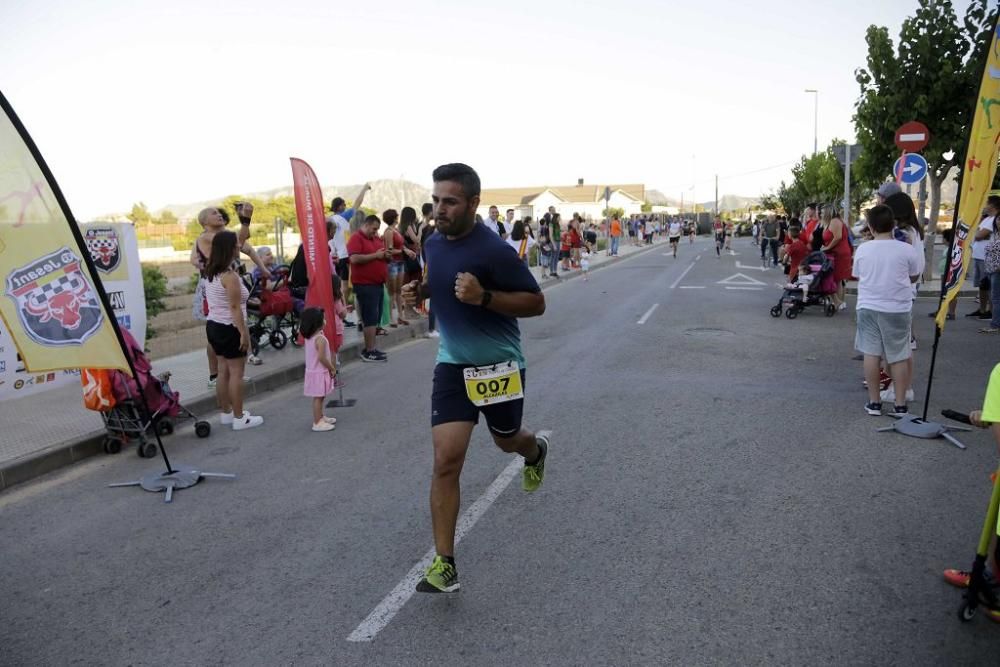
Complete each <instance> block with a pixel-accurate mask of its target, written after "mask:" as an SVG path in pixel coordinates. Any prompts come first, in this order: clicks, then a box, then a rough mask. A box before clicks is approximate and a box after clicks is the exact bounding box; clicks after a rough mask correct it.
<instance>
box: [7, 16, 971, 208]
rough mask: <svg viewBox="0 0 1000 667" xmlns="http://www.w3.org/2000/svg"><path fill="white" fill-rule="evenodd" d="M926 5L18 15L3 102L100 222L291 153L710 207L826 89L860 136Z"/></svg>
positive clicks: (832, 114) (832, 113)
mask: <svg viewBox="0 0 1000 667" xmlns="http://www.w3.org/2000/svg"><path fill="white" fill-rule="evenodd" d="M916 4H917V3H916V0H878V1H877V2H871V1H870V0H836V1H835V0H826V1H823V2H817V1H814V0H808V1H803V0H759V1H756V2H747V1H744V0H739V1H737V0H715V1H714V2H705V1H704V0H700V1H695V0H683V1H680V2H678V1H671V0H616V1H615V2H596V1H594V0H504V1H502V2H478V1H476V0H435V1H434V2H412V0H353V1H352V2H344V1H343V0H328V1H325V2H321V1H319V0H282V1H280V2H275V1H274V0H268V1H266V2H265V1H262V0H244V1H242V2H239V3H237V2H218V1H213V0H197V1H195V0H172V1H170V2H164V1H163V0H158V1H156V2H150V1H148V0H137V1H124V0H88V1H87V2H79V1H78V0H4V1H3V2H0V45H2V46H0V54H2V57H0V90H2V91H3V93H4V94H5V95H6V96H7V98H8V100H9V101H10V102H11V104H12V105H13V106H14V108H15V110H16V111H17V112H18V114H19V116H20V117H21V119H22V121H23V122H24V124H25V125H26V126H27V128H28V130H29V131H30V132H31V133H32V136H33V137H34V139H35V141H36V143H37V144H38V145H39V148H40V149H41V150H42V153H43V154H44V155H45V157H46V159H47V161H48V162H49V165H50V166H51V168H52V170H53V172H54V173H55V175H56V178H57V179H58V180H59V183H60V185H61V186H62V188H63V190H64V192H65V193H66V195H67V198H68V199H69V202H70V206H71V207H72V208H73V209H74V212H75V213H76V215H77V217H78V218H80V219H87V218H88V217H93V216H96V215H99V214H103V213H108V212H115V211H127V210H128V209H129V208H130V206H131V204H132V203H133V202H135V201H140V200H142V201H145V202H146V203H147V204H148V205H149V206H150V207H151V208H154V209H156V208H159V207H162V206H164V205H166V204H169V203H186V202H191V201H198V200H202V199H209V198H211V197H217V196H218V197H221V196H224V195H226V194H230V193H242V192H251V191H255V190H263V189H269V188H273V187H280V186H284V185H289V184H290V183H291V170H290V168H289V163H288V158H289V156H296V157H301V158H303V159H305V160H306V161H308V162H309V163H310V164H312V166H313V168H314V169H315V170H316V173H317V176H318V177H319V179H320V181H321V182H322V183H325V184H346V183H355V182H361V181H364V180H369V179H377V178H399V177H401V176H402V177H404V178H406V179H409V180H412V181H416V182H419V183H423V184H426V185H430V180H431V179H430V172H431V170H432V169H433V167H434V166H436V165H438V164H440V163H443V162H452V161H461V162H467V163H468V164H470V165H472V166H473V167H475V168H476V169H477V170H478V171H479V173H480V176H481V177H482V180H483V184H484V187H514V186H522V185H523V186H526V185H537V184H555V185H558V184H567V183H575V182H576V179H577V178H584V179H585V180H586V181H587V182H590V183H601V182H619V183H625V182H638V183H645V184H646V185H647V186H649V187H654V188H658V189H661V190H662V191H663V192H664V193H665V194H666V195H667V196H670V197H674V198H678V197H680V195H681V193H682V192H684V193H685V199H686V200H687V201H690V200H691V198H692V194H693V195H694V196H696V197H697V199H698V200H701V201H705V200H709V199H711V198H712V196H713V192H712V188H713V183H712V181H713V175H714V174H716V173H718V174H719V175H720V185H719V191H720V194H725V193H731V194H743V195H749V196H756V195H759V194H760V193H761V192H762V191H763V190H766V189H768V188H770V187H772V186H775V185H777V183H778V182H779V181H780V180H781V179H782V178H786V179H787V178H788V169H789V167H790V166H791V164H792V163H794V162H795V161H796V160H797V159H798V158H799V157H801V155H802V154H804V153H809V152H811V151H812V145H813V96H812V95H809V94H806V93H805V92H803V90H804V89H805V88H817V89H819V90H820V93H819V143H820V146H821V147H823V146H824V145H826V144H827V143H828V142H829V140H830V139H831V138H833V137H839V138H853V136H854V135H853V126H852V123H851V115H852V111H853V105H854V102H855V100H856V98H857V92H858V86H857V83H856V82H855V81H854V70H855V68H856V67H860V66H863V65H864V63H865V54H866V48H865V42H864V35H865V30H866V28H867V27H868V26H869V25H870V24H873V23H874V24H878V25H885V26H888V27H889V28H890V34H892V35H893V36H894V37H895V36H896V35H898V30H899V25H900V24H901V22H902V20H903V19H904V18H905V17H906V16H907V15H908V14H911V13H912V12H913V10H914V8H915V7H916ZM955 4H956V10H957V11H958V12H959V13H960V14H961V12H964V10H965V7H966V6H967V4H968V3H967V1H964V0H957V1H956V3H955ZM748 172H757V173H752V174H748ZM692 185H695V186H696V187H695V190H694V191H693V193H692V190H691V187H692Z"/></svg>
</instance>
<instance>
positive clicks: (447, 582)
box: [417, 556, 459, 593]
mask: <svg viewBox="0 0 1000 667" xmlns="http://www.w3.org/2000/svg"><path fill="white" fill-rule="evenodd" d="M458 586H459V584H458V570H456V569H455V566H454V565H452V564H451V563H449V562H447V561H446V560H445V559H443V558H441V556H435V557H434V561H433V562H432V563H431V566H430V567H429V568H427V574H425V575H424V578H423V579H421V580H420V582H419V583H418V584H417V592H418V593H454V592H455V591H457V590H458Z"/></svg>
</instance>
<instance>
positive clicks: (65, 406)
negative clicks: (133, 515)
mask: <svg viewBox="0 0 1000 667" xmlns="http://www.w3.org/2000/svg"><path fill="white" fill-rule="evenodd" d="M664 247H668V246H667V244H666V242H665V239H658V240H657V242H656V243H655V244H654V245H653V246H643V247H636V246H630V245H624V244H623V245H622V246H621V248H620V250H619V256H618V257H608V256H607V255H606V254H605V253H603V252H601V253H597V254H595V255H593V256H592V257H591V270H595V269H599V268H601V267H602V266H607V265H609V264H613V263H615V262H617V261H620V260H623V259H625V258H627V257H629V256H633V255H636V254H641V253H642V252H646V251H650V250H655V249H657V248H664ZM532 273H533V274H534V275H535V277H536V279H538V281H539V285H541V286H542V288H543V289H544V288H546V287H549V286H551V285H554V284H558V283H559V282H561V281H562V280H567V279H572V278H575V277H578V276H580V275H581V273H580V271H579V270H573V271H570V272H568V273H567V272H562V273H561V276H562V277H561V278H560V279H559V280H556V279H554V278H548V277H546V278H541V279H540V278H539V274H540V270H539V269H538V268H533V269H532ZM426 331H427V320H426V319H421V320H418V321H411V324H410V326H408V327H400V328H398V329H390V331H389V335H388V336H387V337H386V338H384V339H383V340H381V341H380V347H382V348H383V349H388V348H391V347H394V346H396V345H399V344H401V343H403V342H405V341H407V340H412V339H413V338H415V337H418V336H422V335H423V334H424V333H426ZM360 352H361V340H360V335H359V333H358V331H357V329H356V328H352V329H348V330H347V331H345V336H344V345H343V347H342V348H341V350H340V360H341V363H342V364H343V363H351V362H353V361H356V360H357V359H358V358H359V354H360ZM261 358H262V359H263V361H264V363H263V364H262V365H260V366H250V365H248V366H247V372H246V375H247V377H248V378H249V381H248V382H247V384H246V390H245V395H246V396H247V397H253V396H255V395H259V394H261V393H263V392H267V391H270V390H273V389H275V388H277V387H281V386H284V385H286V384H288V383H291V382H301V380H302V375H303V372H304V359H303V352H302V350H301V349H299V348H296V347H293V346H292V345H288V346H287V347H286V348H285V349H284V350H280V351H279V350H272V349H270V348H266V349H264V350H263V351H262V352H261ZM390 363H391V362H390ZM153 371H154V373H156V374H159V373H161V372H163V371H170V372H171V374H172V377H171V379H170V386H171V388H172V389H173V390H174V391H176V392H179V394H180V399H181V403H182V404H183V405H184V407H186V408H187V409H188V410H190V411H192V412H193V413H195V414H196V415H199V416H200V417H201V418H203V419H208V421H210V422H211V423H212V425H213V428H219V426H218V420H217V419H215V412H216V407H215V390H214V389H209V388H208V386H207V381H208V371H207V361H206V359H205V352H204V350H203V349H199V350H197V351H194V352H187V353H184V354H179V355H175V356H170V357H165V358H163V359H158V360H156V361H154V362H153ZM347 393H348V395H350V392H349V388H348V390H347ZM0 424H2V425H3V427H2V430H0V490H3V489H5V488H7V487H9V486H13V485H14V484H19V483H21V482H24V481H27V480H29V479H33V478H35V477H38V476H40V475H43V474H45V473H48V472H51V471H53V470H57V469H59V468H61V467H63V466H67V465H70V464H72V463H74V462H76V461H80V460H82V459H85V458H87V457H90V456H94V455H96V454H102V453H103V451H104V450H103V442H102V441H103V438H104V435H105V431H104V425H103V423H102V421H101V416H100V415H99V414H97V413H95V412H92V411H90V410H87V409H86V408H84V407H83V397H82V392H81V389H80V387H79V385H77V384H75V383H74V384H71V385H68V386H64V387H60V388H58V389H53V390H51V391H47V392H43V393H41V394H36V395H34V396H27V397H25V398H20V399H15V400H12V401H7V402H3V403H0ZM177 426H178V428H179V429H185V428H188V429H190V428H193V423H192V421H191V420H187V421H181V422H179V423H178V425H177ZM165 443H166V445H167V448H168V449H167V451H168V453H169V447H170V438H169V436H167V437H166V438H165ZM132 451H134V449H133V448H131V447H130V448H127V453H129V454H130V455H131V452H132Z"/></svg>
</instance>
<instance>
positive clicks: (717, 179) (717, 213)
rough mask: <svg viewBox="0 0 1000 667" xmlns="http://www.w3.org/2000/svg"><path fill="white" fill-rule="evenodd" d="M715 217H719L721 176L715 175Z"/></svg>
mask: <svg viewBox="0 0 1000 667" xmlns="http://www.w3.org/2000/svg"><path fill="white" fill-rule="evenodd" d="M715 215H719V175H718V174H716V175H715Z"/></svg>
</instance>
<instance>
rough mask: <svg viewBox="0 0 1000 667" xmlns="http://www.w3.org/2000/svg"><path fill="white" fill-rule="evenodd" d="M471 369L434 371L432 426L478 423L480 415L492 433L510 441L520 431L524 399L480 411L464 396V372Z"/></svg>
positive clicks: (449, 367) (440, 367)
mask: <svg viewBox="0 0 1000 667" xmlns="http://www.w3.org/2000/svg"><path fill="white" fill-rule="evenodd" d="M466 368H470V366H457V365H455V364H438V365H437V366H435V367H434V388H433V389H432V391H431V426H437V425H438V424H447V423H449V422H472V423H473V424H478V423H479V413H480V412H481V413H483V417H485V418H486V426H487V427H488V428H489V429H490V433H492V434H493V435H496V436H499V437H501V438H510V437H512V436H514V435H516V434H517V432H518V431H520V430H521V416H522V414H523V413H524V399H523V398H519V399H517V400H516V401H507V402H506V403H497V404H496V405H487V406H486V407H479V406H477V405H474V404H473V403H472V401H470V400H469V396H468V394H466V393H465V376H464V375H463V374H462V371H463V370H464V369H466ZM524 377H525V376H524V369H523V368H522V369H521V386H522V387H524V386H525V384H524Z"/></svg>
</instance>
